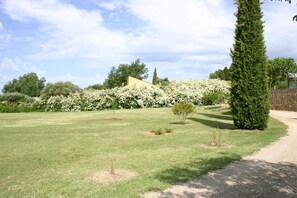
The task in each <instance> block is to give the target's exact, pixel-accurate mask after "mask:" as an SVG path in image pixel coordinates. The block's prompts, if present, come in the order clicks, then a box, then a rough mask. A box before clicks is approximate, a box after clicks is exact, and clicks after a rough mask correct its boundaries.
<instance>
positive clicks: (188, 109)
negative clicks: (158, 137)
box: [172, 101, 195, 123]
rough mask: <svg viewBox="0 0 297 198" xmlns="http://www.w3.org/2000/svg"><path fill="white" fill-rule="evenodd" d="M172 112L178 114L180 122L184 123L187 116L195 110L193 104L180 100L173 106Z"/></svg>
mask: <svg viewBox="0 0 297 198" xmlns="http://www.w3.org/2000/svg"><path fill="white" fill-rule="evenodd" d="M172 112H173V113H174V115H177V116H179V117H180V118H181V122H182V123H184V122H185V120H186V119H187V116H188V115H189V114H191V113H194V112H195V106H194V105H193V104H192V103H189V102H186V101H181V102H178V103H176V104H175V105H174V106H173V108H172Z"/></svg>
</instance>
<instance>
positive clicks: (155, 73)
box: [152, 68, 158, 85]
mask: <svg viewBox="0 0 297 198" xmlns="http://www.w3.org/2000/svg"><path fill="white" fill-rule="evenodd" d="M157 81H158V76H157V69H156V68H155V70H154V75H153V82H152V84H153V85H156V84H157Z"/></svg>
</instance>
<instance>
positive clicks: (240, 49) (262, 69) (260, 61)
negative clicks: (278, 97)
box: [230, 0, 269, 130]
mask: <svg viewBox="0 0 297 198" xmlns="http://www.w3.org/2000/svg"><path fill="white" fill-rule="evenodd" d="M236 4H237V6H238V11H237V13H236V17H237V25H236V29H235V44H234V50H233V51H231V57H232V65H231V76H232V83H231V102H230V107H231V110H232V114H233V121H234V124H235V126H236V127H238V128H240V129H260V130H264V129H265V128H266V127H267V122H268V118H269V93H268V78H267V60H266V49H265V44H264V37H263V22H262V21H261V18H262V12H261V7H260V1H259V0H237V1H236Z"/></svg>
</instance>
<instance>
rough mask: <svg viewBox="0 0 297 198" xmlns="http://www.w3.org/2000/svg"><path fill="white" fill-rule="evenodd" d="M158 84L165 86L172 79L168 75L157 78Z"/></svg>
mask: <svg viewBox="0 0 297 198" xmlns="http://www.w3.org/2000/svg"><path fill="white" fill-rule="evenodd" d="M157 84H158V85H161V87H165V86H167V85H169V84H170V81H169V79H168V78H167V77H165V78H157Z"/></svg>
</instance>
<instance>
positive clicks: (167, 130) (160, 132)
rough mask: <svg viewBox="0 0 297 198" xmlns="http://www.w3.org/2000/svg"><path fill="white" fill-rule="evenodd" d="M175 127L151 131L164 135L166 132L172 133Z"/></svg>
mask: <svg viewBox="0 0 297 198" xmlns="http://www.w3.org/2000/svg"><path fill="white" fill-rule="evenodd" d="M172 131H173V129H171V128H160V129H157V130H152V131H151V133H154V134H155V135H163V134H165V133H172Z"/></svg>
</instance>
